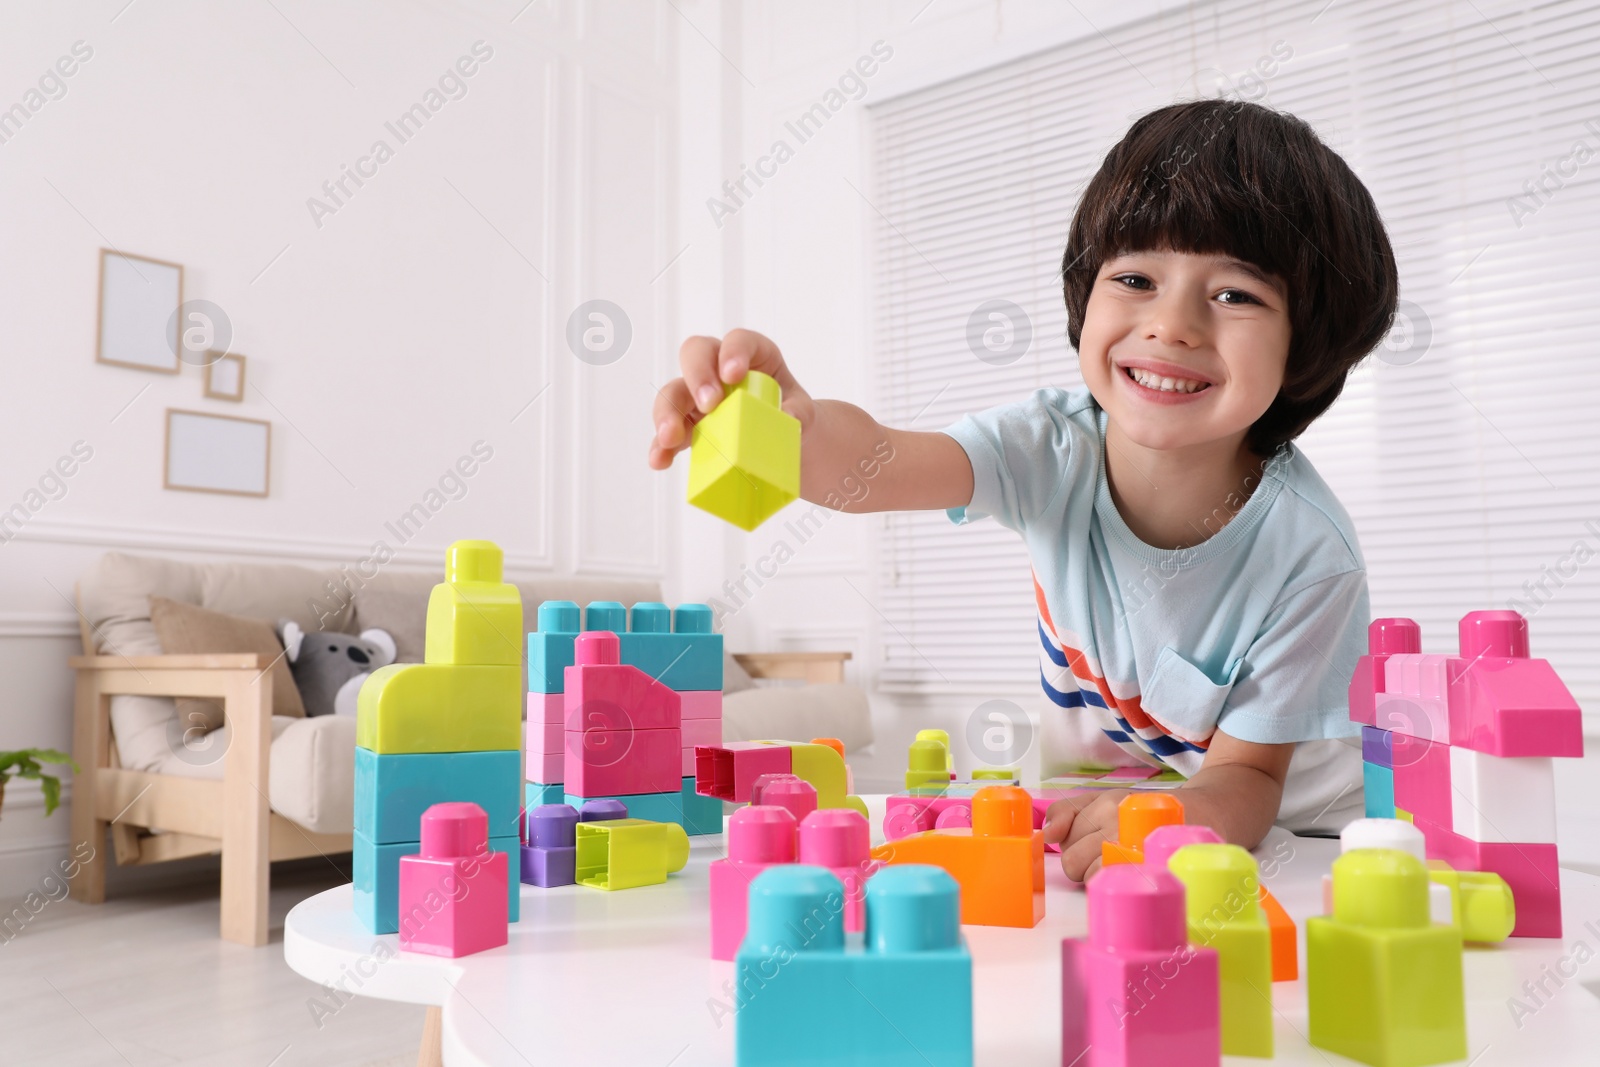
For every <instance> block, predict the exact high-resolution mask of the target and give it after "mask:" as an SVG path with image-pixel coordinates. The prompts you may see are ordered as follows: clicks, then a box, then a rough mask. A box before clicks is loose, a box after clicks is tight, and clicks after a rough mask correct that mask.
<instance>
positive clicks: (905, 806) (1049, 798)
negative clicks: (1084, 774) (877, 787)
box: [883, 787, 1094, 852]
mask: <svg viewBox="0 0 1600 1067" xmlns="http://www.w3.org/2000/svg"><path fill="white" fill-rule="evenodd" d="M1093 791H1094V790H1093V788H1092V787H1088V788H1075V789H1040V790H1030V791H1029V796H1031V797H1032V798H1033V828H1034V829H1035V830H1039V829H1042V828H1043V827H1044V819H1045V815H1046V813H1047V812H1049V810H1050V805H1051V804H1054V803H1055V802H1056V801H1058V800H1061V799H1064V798H1065V797H1069V796H1077V795H1078V794H1079V793H1086V792H1093ZM971 825H972V797H971V796H970V795H966V796H945V797H919V796H891V797H890V798H889V799H888V801H887V803H885V804H884V808H883V837H884V840H885V841H898V840H900V838H902V837H910V836H911V835H912V834H920V833H922V832H923V831H924V830H939V829H945V828H949V827H963V826H971ZM1044 850H1045V851H1046V852H1060V851H1061V846H1060V845H1051V844H1047V845H1045V846H1044Z"/></svg>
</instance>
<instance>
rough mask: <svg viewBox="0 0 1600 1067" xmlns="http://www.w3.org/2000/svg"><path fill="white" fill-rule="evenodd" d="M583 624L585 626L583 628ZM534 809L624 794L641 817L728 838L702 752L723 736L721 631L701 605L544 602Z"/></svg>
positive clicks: (535, 651) (536, 635)
mask: <svg viewBox="0 0 1600 1067" xmlns="http://www.w3.org/2000/svg"><path fill="white" fill-rule="evenodd" d="M580 620H581V625H580ZM525 732H526V743H527V746H526V747H527V765H526V774H527V784H526V787H525V796H524V800H525V803H526V805H527V807H528V809H529V810H532V809H533V808H535V807H537V806H539V805H541V804H561V803H566V804H571V805H572V806H573V807H575V808H578V807H582V806H583V804H584V802H585V801H588V800H594V799H598V798H615V799H618V800H620V801H622V803H623V804H625V805H626V806H627V810H628V814H629V815H631V816H633V817H634V818H639V819H650V820H653V821H656V822H671V823H676V824H678V825H679V826H682V827H683V829H684V830H685V831H686V832H687V833H689V834H715V833H721V832H722V805H721V804H720V803H719V802H717V801H716V800H714V799H710V798H707V797H702V796H699V795H697V794H696V792H695V779H694V749H695V746H696V745H698V744H717V743H719V742H720V741H721V740H722V635H721V634H716V633H712V632H711V609H710V608H709V607H707V606H706V605H704V604H681V605H679V606H678V608H677V610H675V611H674V610H672V609H670V608H668V607H667V605H665V604H657V603H639V604H635V605H634V606H633V610H632V611H631V612H630V611H629V610H628V609H626V608H624V607H623V606H622V605H621V604H619V603H616V602H614V601H595V602H593V603H591V604H589V605H588V607H586V608H584V609H582V610H581V611H580V610H579V608H578V605H577V604H575V603H573V602H572V601H570V600H547V601H545V602H544V603H543V604H541V605H539V615H538V629H537V630H535V631H533V632H531V633H529V634H528V716H527V724H526V728H525Z"/></svg>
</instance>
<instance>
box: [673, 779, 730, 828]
mask: <svg viewBox="0 0 1600 1067" xmlns="http://www.w3.org/2000/svg"><path fill="white" fill-rule="evenodd" d="M679 795H680V796H682V798H683V829H684V831H685V832H686V833H688V835H689V836H690V837H696V836H699V835H702V834H720V833H722V801H720V800H718V799H717V798H716V797H708V796H702V795H701V794H700V793H699V792H698V791H697V790H696V789H695V780H694V779H693V778H690V777H686V778H684V779H683V786H682V788H681V789H680V791H679Z"/></svg>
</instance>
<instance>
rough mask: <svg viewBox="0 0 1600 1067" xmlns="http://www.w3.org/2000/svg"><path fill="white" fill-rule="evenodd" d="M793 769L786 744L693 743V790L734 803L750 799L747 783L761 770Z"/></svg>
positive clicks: (748, 742)
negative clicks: (694, 744)
mask: <svg viewBox="0 0 1600 1067" xmlns="http://www.w3.org/2000/svg"><path fill="white" fill-rule="evenodd" d="M793 770H794V763H793V758H792V755H791V753H790V752H789V746H788V745H763V744H760V743H759V742H756V741H728V742H725V743H723V744H720V745H697V746H695V750H694V788H695V792H696V793H698V794H700V795H701V796H707V797H716V798H717V799H718V800H726V801H730V802H731V803H734V804H743V803H746V802H747V801H748V800H749V799H750V787H751V786H752V785H754V784H755V780H756V779H757V778H759V777H761V776H762V775H763V774H789V773H790V772H791V771H793ZM635 792H638V790H635Z"/></svg>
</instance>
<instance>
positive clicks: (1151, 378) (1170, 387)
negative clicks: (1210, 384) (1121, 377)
mask: <svg viewBox="0 0 1600 1067" xmlns="http://www.w3.org/2000/svg"><path fill="white" fill-rule="evenodd" d="M1128 375H1129V377H1131V378H1132V379H1133V380H1134V381H1136V382H1138V383H1139V384H1140V385H1142V386H1144V387H1145V388H1146V389H1159V390H1160V391H1162V392H1165V393H1193V392H1195V391H1197V390H1200V389H1204V388H1205V387H1206V383H1205V382H1196V381H1191V380H1190V379H1188V378H1163V377H1162V376H1161V375H1159V374H1154V373H1152V372H1150V371H1147V370H1140V369H1139V368H1138V367H1129V368H1128Z"/></svg>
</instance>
